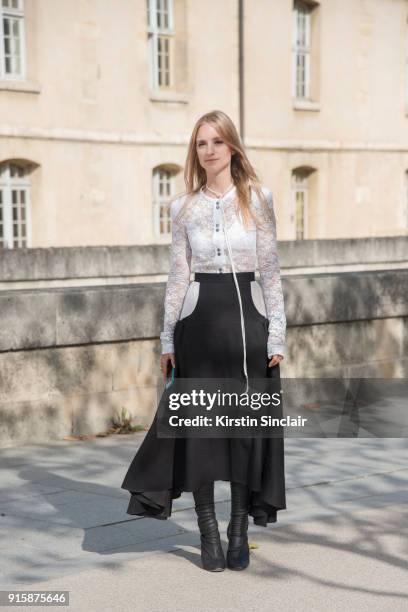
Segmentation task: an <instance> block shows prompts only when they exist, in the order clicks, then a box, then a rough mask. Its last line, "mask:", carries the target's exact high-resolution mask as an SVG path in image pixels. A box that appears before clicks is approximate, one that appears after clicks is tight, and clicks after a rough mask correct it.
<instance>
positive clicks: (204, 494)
mask: <svg viewBox="0 0 408 612" xmlns="http://www.w3.org/2000/svg"><path fill="white" fill-rule="evenodd" d="M193 496H194V501H195V510H196V513H197V522H198V527H199V529H200V538H201V563H202V566H203V568H204V569H205V570H209V571H210V572H221V571H222V570H224V569H225V557H224V551H223V549H222V545H221V538H220V533H219V531H218V522H217V519H216V517H215V507H214V482H211V483H206V484H204V485H202V486H201V487H200V488H199V489H197V490H196V491H193Z"/></svg>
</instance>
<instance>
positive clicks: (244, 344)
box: [220, 200, 248, 393]
mask: <svg viewBox="0 0 408 612" xmlns="http://www.w3.org/2000/svg"><path fill="white" fill-rule="evenodd" d="M220 202H221V210H222V216H223V219H224V234H225V241H226V243H227V249H228V255H229V258H230V261H231V267H232V274H233V277H234V282H235V287H236V289H237V294H238V301H239V310H240V316H241V331H242V343H243V346H244V373H245V378H246V385H245V391H244V393H248V371H247V361H246V340H245V322H244V313H243V310H242V301H241V292H240V290H239V285H238V281H237V277H236V275H235V268H234V261H233V259H232V251H231V245H230V242H229V239H228V233H227V224H226V220H225V214H224V206H223V204H224V202H223V201H222V200H220Z"/></svg>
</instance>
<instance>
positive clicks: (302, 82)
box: [292, 1, 311, 99]
mask: <svg viewBox="0 0 408 612" xmlns="http://www.w3.org/2000/svg"><path fill="white" fill-rule="evenodd" d="M310 15H311V7H310V6H309V5H307V4H305V3H304V2H300V1H295V3H294V6H293V45H292V62H293V63H292V83H293V92H292V95H293V97H294V98H298V99H309V98H310V64H311V61H310V56H311V18H310Z"/></svg>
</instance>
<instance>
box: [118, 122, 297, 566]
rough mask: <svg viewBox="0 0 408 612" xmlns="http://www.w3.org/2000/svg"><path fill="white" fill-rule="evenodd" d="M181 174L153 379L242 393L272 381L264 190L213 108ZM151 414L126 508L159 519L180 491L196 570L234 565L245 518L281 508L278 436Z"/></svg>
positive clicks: (274, 265)
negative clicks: (257, 382) (170, 423)
mask: <svg viewBox="0 0 408 612" xmlns="http://www.w3.org/2000/svg"><path fill="white" fill-rule="evenodd" d="M184 177H185V184H186V192H185V193H183V194H182V195H180V196H179V197H176V198H175V199H174V200H173V201H172V203H171V209H170V210H171V218H172V246H171V266H170V273H169V277H168V282H167V286H166V295H165V304H164V306H165V314H164V327H163V331H162V333H161V334H160V339H161V344H162V355H161V359H160V365H161V370H162V373H163V377H164V379H166V378H167V377H168V376H169V374H170V373H171V370H172V368H173V374H174V376H175V377H176V378H177V377H180V378H203V377H207V378H234V379H236V378H242V380H243V381H245V382H246V389H247V388H248V379H249V378H251V377H254V378H266V377H271V378H273V377H276V378H279V377H280V370H279V363H280V361H281V360H282V359H283V355H284V347H285V332H286V317H285V312H284V300H283V293H282V286H281V277H280V268H279V260H278V254H277V248H276V219H275V213H274V207H273V200H272V193H271V191H270V190H269V189H268V188H266V187H262V185H261V184H260V182H259V179H258V177H257V174H256V172H255V170H254V169H253V167H252V165H251V163H250V161H249V160H248V157H247V155H246V152H245V150H244V148H243V146H242V143H241V141H240V138H239V135H238V133H237V130H236V128H235V126H234V124H233V122H232V121H231V119H230V118H229V117H228V116H227V115H226V114H225V113H223V112H222V111H212V112H209V113H206V114H205V115H203V116H202V117H200V118H199V119H198V121H197V122H196V124H195V126H194V128H193V131H192V134H191V139H190V144H189V147H188V154H187V160H186V165H185V172H184ZM257 262H258V267H259V273H260V283H258V281H256V280H255V268H256V263H257ZM191 272H193V273H194V280H191V279H190V275H191ZM156 417H157V413H156V416H155V419H154V421H153V423H152V425H151V427H150V429H149V431H148V433H147V434H146V437H145V439H144V440H143V443H142V445H141V447H140V449H139V450H138V452H137V453H136V455H135V457H134V459H133V461H132V463H131V465H130V467H129V469H128V471H127V474H126V476H125V479H124V481H123V483H122V488H124V489H127V490H128V491H129V492H130V493H131V498H130V502H129V507H128V509H127V512H128V514H132V515H138V516H145V517H153V518H157V519H167V518H168V517H169V516H170V515H171V509H172V501H173V499H175V498H178V497H180V495H181V493H182V492H184V491H190V492H192V493H193V497H194V501H195V510H196V513H197V521H198V527H199V530H200V536H201V561H202V566H203V568H204V569H206V570H210V571H222V570H223V569H224V568H225V567H226V566H227V567H228V568H229V569H232V570H242V569H245V568H246V567H248V565H249V547H248V535H247V532H248V515H250V516H252V517H253V522H254V524H256V525H261V526H264V527H267V525H268V523H273V522H275V521H276V515H277V512H278V511H279V510H281V509H284V508H286V499H285V476H284V445H283V439H282V438H244V439H238V438H171V439H170V438H160V437H158V436H157V419H156ZM216 480H224V481H229V482H230V487H231V518H230V522H229V525H228V530H227V535H228V550H227V558H226V560H225V557H224V552H223V548H222V545H221V539H220V533H219V530H218V522H217V519H216V515H215V506H214V482H215V481H216Z"/></svg>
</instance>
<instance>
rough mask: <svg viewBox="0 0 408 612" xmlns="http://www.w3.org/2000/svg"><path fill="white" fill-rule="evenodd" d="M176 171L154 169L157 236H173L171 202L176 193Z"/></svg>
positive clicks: (154, 211) (155, 228)
mask: <svg viewBox="0 0 408 612" xmlns="http://www.w3.org/2000/svg"><path fill="white" fill-rule="evenodd" d="M174 179H175V173H174V171H171V170H168V169H166V168H156V169H155V170H154V171H153V227H154V234H155V236H156V237H157V238H165V237H170V236H171V218H170V202H171V200H172V198H173V194H174V193H175V189H174Z"/></svg>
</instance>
